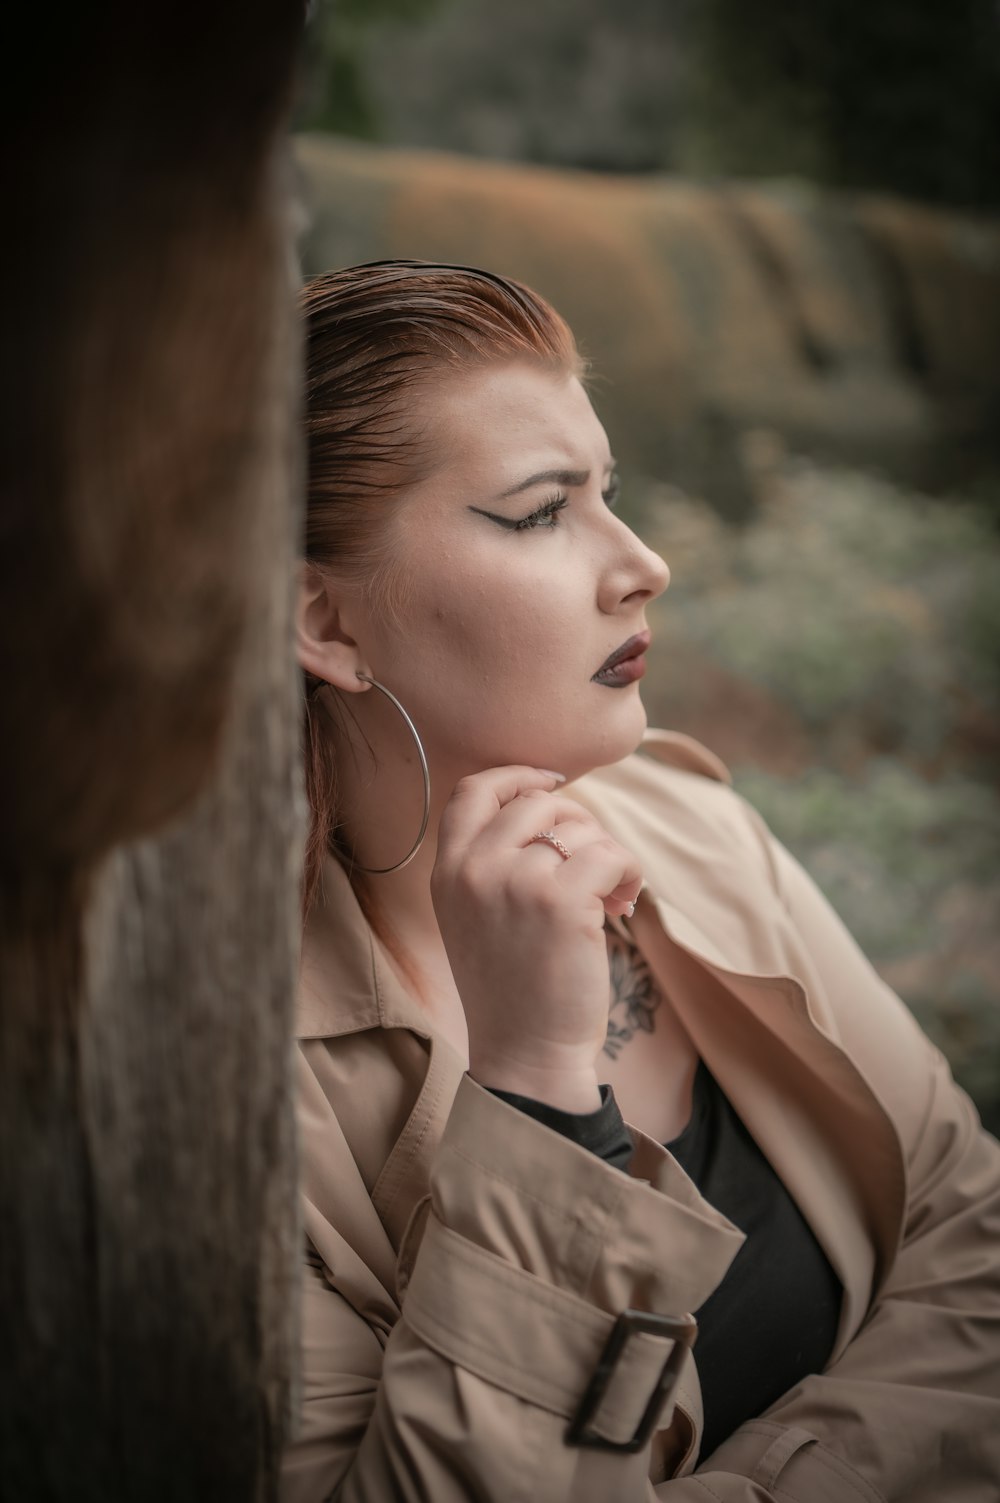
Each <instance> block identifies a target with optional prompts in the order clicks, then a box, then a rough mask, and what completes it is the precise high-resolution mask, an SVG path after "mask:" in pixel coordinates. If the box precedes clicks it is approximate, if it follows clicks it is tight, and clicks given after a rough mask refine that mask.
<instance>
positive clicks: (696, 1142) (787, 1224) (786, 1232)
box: [494, 1061, 843, 1460]
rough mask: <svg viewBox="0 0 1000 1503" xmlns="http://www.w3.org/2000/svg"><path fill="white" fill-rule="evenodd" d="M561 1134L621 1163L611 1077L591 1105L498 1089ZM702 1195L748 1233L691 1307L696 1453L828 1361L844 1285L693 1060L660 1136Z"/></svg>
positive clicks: (622, 1134)
mask: <svg viewBox="0 0 1000 1503" xmlns="http://www.w3.org/2000/svg"><path fill="white" fill-rule="evenodd" d="M494 1094H496V1095H497V1096H501V1097H502V1098H503V1099H504V1100H505V1101H508V1102H509V1103H510V1104H511V1105H512V1106H516V1107H518V1108H519V1109H520V1110H521V1111H524V1112H526V1113H527V1114H528V1115H529V1116H531V1117H534V1118H535V1119H536V1120H537V1121H540V1122H543V1123H544V1124H545V1125H546V1126H547V1127H551V1128H553V1129H554V1130H555V1131H556V1132H560V1133H562V1134H563V1136H564V1137H568V1138H572V1139H573V1141H574V1142H577V1143H580V1144H581V1145H582V1146H583V1147H585V1148H589V1149H590V1150H591V1151H592V1152H595V1153H597V1154H598V1156H599V1157H601V1158H603V1159H605V1160H606V1161H607V1162H609V1163H613V1164H615V1165H616V1166H617V1167H618V1168H621V1169H627V1168H628V1161H629V1158H630V1157H631V1138H630V1137H629V1134H628V1130H627V1128H626V1127H625V1124H624V1122H623V1121H622V1117H621V1113H620V1111H619V1110H618V1104H617V1102H616V1101H615V1099H614V1095H613V1093H612V1091H611V1088H610V1087H609V1086H602V1087H601V1097H602V1105H601V1106H600V1108H599V1109H598V1110H597V1111H596V1112H591V1113H588V1114H584V1115H581V1116H576V1115H574V1114H573V1113H571V1112H560V1111H557V1110H555V1109H554V1108H553V1107H549V1106H545V1105H543V1104H542V1103H540V1102H536V1101H532V1100H530V1099H529V1098H528V1097H524V1096H515V1095H512V1094H510V1093H509V1092H504V1091H497V1092H495V1093H494ZM665 1146H666V1148H667V1149H668V1151H669V1152H670V1153H672V1154H673V1156H674V1158H675V1159H676V1160H677V1162H678V1163H679V1164H680V1166H681V1168H682V1169H683V1170H684V1172H685V1173H686V1174H687V1175H688V1177H689V1178H690V1179H692V1180H693V1181H694V1183H695V1184H696V1185H697V1187H698V1189H699V1191H700V1192H701V1194H702V1195H703V1196H704V1197H705V1199H706V1200H707V1201H708V1203H709V1204H710V1205H713V1206H715V1208H716V1210H718V1211H721V1212H722V1214H723V1215H724V1216H726V1217H727V1218H728V1219H729V1220H730V1221H731V1222H732V1223H733V1224H734V1225H735V1226H738V1227H739V1229H740V1231H742V1232H745V1233H746V1239H747V1240H746V1241H745V1242H744V1244H743V1246H742V1247H741V1248H740V1250H739V1252H738V1253H737V1254H736V1257H735V1258H734V1259H733V1261H732V1263H731V1264H730V1266H729V1270H728V1272H727V1273H726V1276H725V1278H724V1279H723V1280H722V1283H721V1284H720V1285H719V1286H718V1288H717V1289H716V1290H715V1292H714V1293H713V1294H711V1295H710V1296H709V1298H708V1299H707V1300H706V1301H705V1303H704V1304H703V1305H702V1307H701V1309H700V1310H696V1311H695V1312H694V1314H695V1315H696V1317H697V1320H698V1340H697V1345H696V1347H695V1356H696V1359H697V1363H698V1377H699V1379H700V1382H701V1391H702V1399H703V1402H704V1409H705V1428H704V1433H703V1435H702V1442H701V1451H700V1454H699V1460H701V1459H702V1458H704V1457H706V1456H709V1455H710V1454H711V1453H712V1451H714V1450H715V1448H716V1447H717V1446H719V1445H721V1444H722V1442H723V1441H724V1440H725V1439H726V1438H727V1436H729V1435H731V1434H732V1432H733V1431H734V1430H735V1429H736V1428H737V1427H738V1426H739V1425H741V1424H742V1423H743V1421H744V1420H748V1419H752V1418H755V1417H756V1416H757V1415H759V1414H760V1413H761V1412H762V1411H763V1410H764V1409H766V1408H767V1407H768V1406H769V1405H770V1404H773V1403H774V1401H775V1400H776V1399H779V1398H780V1397H781V1395H782V1394H783V1393H785V1392H786V1391H787V1390H788V1389H789V1388H791V1387H792V1385H793V1384H794V1383H797V1382H798V1381H799V1379H800V1378H804V1377H806V1376H807V1375H808V1374H809V1373H816V1372H821V1371H822V1370H823V1368H824V1366H825V1365H826V1363H827V1362H828V1361H829V1358H830V1353H831V1351H832V1349H833V1343H834V1338H835V1336H836V1331H837V1322H838V1317H839V1314H840V1302H841V1296H842V1293H843V1290H842V1287H841V1284H840V1280H839V1279H838V1278H837V1275H836V1274H835V1273H834V1271H833V1269H832V1267H831V1266H830V1263H829V1261H828V1260H827V1257H826V1254H825V1253H824V1252H823V1249H822V1248H821V1247H820V1245H819V1243H818V1242H817V1241H816V1238H815V1237H814V1236H813V1233H812V1230H811V1228H810V1227H809V1225H808V1223H807V1222H806V1221H805V1219H804V1218H803V1216H802V1214H801V1212H800V1211H799V1209H798V1207H797V1206H796V1204H795V1202H794V1201H793V1200H792V1197H791V1196H790V1195H789V1193H788V1191H787V1190H786V1189H785V1187H784V1185H783V1184H782V1183H781V1180H780V1179H779V1178H778V1176H777V1174H776V1173H775V1172H774V1170H773V1169H772V1167H771V1165H770V1164H769V1163H768V1161H767V1159H766V1158H765V1157H764V1155H763V1153H761V1151H760V1149H759V1148H758V1146H757V1144H756V1143H755V1142H754V1140H753V1138H752V1137H751V1136H750V1134H749V1133H748V1132H747V1130H746V1128H745V1127H744V1125H743V1123H742V1122H741V1121H740V1119H739V1117H738V1116H737V1115H736V1113H735V1111H734V1110H733V1108H732V1106H731V1105H730V1103H729V1100H728V1099H727V1097H726V1096H725V1095H724V1093H723V1091H722V1089H721V1087H720V1086H719V1085H718V1083H717V1081H716V1080H715V1078H714V1076H713V1075H712V1074H711V1073H710V1071H709V1070H708V1067H707V1066H706V1065H705V1063H704V1061H702V1062H701V1063H700V1064H699V1066H698V1070H697V1073H696V1075H695V1081H694V1099H693V1103H692V1110H691V1120H690V1121H689V1122H688V1125H687V1127H685V1129H684V1131H683V1132H682V1133H681V1134H680V1136H679V1137H677V1138H675V1139H674V1140H673V1142H671V1143H667V1144H666V1145H665Z"/></svg>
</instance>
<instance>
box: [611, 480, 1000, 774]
mask: <svg viewBox="0 0 1000 1503" xmlns="http://www.w3.org/2000/svg"><path fill="white" fill-rule="evenodd" d="M760 489H761V494H760V511H759V516H758V518H757V520H756V521H755V522H753V523H752V524H751V525H749V526H747V527H745V528H744V529H742V530H741V531H738V532H733V531H732V530H730V529H728V528H726V527H725V525H724V524H722V523H721V522H719V521H718V519H717V518H716V517H715V516H714V515H713V514H712V513H711V512H710V511H709V509H708V508H707V507H705V506H704V505H702V504H701V503H698V502H695V501H692V500H690V499H689V498H682V497H679V496H676V495H675V496H674V497H673V499H668V500H667V501H666V504H661V505H660V506H659V507H655V503H654V507H655V515H654V514H653V513H651V510H650V504H651V498H650V497H648V496H647V497H646V500H645V505H644V506H643V507H642V508H641V510H642V512H643V513H644V516H645V517H646V518H648V520H647V521H644V522H643V524H642V525H644V527H645V529H646V531H647V533H649V534H650V537H651V540H652V541H653V543H654V546H657V547H658V548H659V549H660V551H661V552H663V553H664V555H665V556H666V558H667V559H668V561H669V562H670V564H671V568H672V570H673V574H674V583H673V585H672V588H671V591H670V593H669V594H668V595H667V596H666V597H665V600H664V602H662V603H661V606H660V607H659V623H660V630H661V632H663V633H664V635H665V636H666V638H667V639H668V643H669V650H670V653H671V654H672V655H676V666H675V668H674V670H673V671H672V674H671V684H670V689H671V692H672V694H674V695H675V696H678V695H679V697H680V699H681V701H683V699H684V696H685V692H686V691H685V686H684V684H683V676H684V671H685V665H684V657H685V654H687V653H690V651H691V649H697V652H698V654H699V656H701V657H704V658H705V659H708V660H711V661H714V662H715V663H716V664H718V665H719V666H720V667H721V668H723V669H725V670H726V671H727V672H729V673H731V674H732V675H733V676H734V677H736V678H738V679H740V680H743V681H747V682H750V683H752V684H755V685H757V686H759V688H760V689H761V690H763V691H766V692H767V693H768V694H769V695H770V696H772V697H773V698H774V699H775V700H777V701H779V702H781V703H783V704H784V705H786V706H787V707H788V708H789V709H790V710H791V711H792V712H793V713H794V714H795V716H796V717H797V719H798V720H799V721H800V723H801V725H802V727H803V729H804V731H805V732H806V733H807V735H808V736H809V737H810V739H811V741H812V742H813V744H814V745H815V746H816V747H817V748H820V747H822V756H823V759H824V760H826V761H828V762H830V763H831V764H833V765H841V766H845V767H849V766H855V767H856V766H858V765H859V764H861V763H863V762H864V761H865V760H866V759H867V757H868V756H870V755H871V754H873V753H880V754H885V753H888V752H891V753H895V754H898V755H900V756H902V757H904V758H906V759H907V760H909V761H911V762H913V763H914V764H915V765H918V766H920V767H921V768H922V769H923V770H924V771H926V772H929V773H933V772H936V771H938V770H939V769H940V768H941V767H943V766H944V765H947V764H950V763H955V762H956V761H959V762H962V763H963V764H964V765H967V766H968V767H969V768H970V769H971V770H975V769H976V768H977V767H980V770H981V771H983V772H985V771H986V764H987V763H992V762H993V759H994V758H995V754H996V751H997V748H998V742H997V736H996V702H995V696H996V691H997V688H998V665H1000V592H998V590H997V578H998V577H1000V576H998V566H1000V539H998V537H997V534H996V530H995V525H994V522H993V520H992V518H991V517H990V516H989V515H988V513H987V512H985V511H984V509H982V508H981V507H979V506H974V505H973V504H971V503H970V502H966V501H960V500H945V501H941V500H930V499H928V498H927V497H924V496H921V495H918V494H915V493H913V492H908V491H904V490H902V489H901V488H899V487H897V486H893V485H890V484H889V483H888V482H887V481H884V480H880V479H878V478H875V477H872V476H867V475H862V474H858V473H851V472H842V471H835V470H824V469H819V468H816V467H815V466H812V465H808V464H805V463H799V464H797V465H785V466H784V467H783V468H780V469H778V470H775V471H772V472H771V473H770V474H769V475H767V476H765V478H764V479H763V482H762V484H761V488H760ZM662 499H663V498H662V497H661V501H662Z"/></svg>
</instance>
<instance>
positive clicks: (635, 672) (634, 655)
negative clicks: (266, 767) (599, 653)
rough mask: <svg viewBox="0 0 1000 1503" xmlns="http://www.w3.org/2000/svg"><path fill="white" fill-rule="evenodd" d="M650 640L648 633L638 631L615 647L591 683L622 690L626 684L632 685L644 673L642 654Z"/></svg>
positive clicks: (644, 665)
mask: <svg viewBox="0 0 1000 1503" xmlns="http://www.w3.org/2000/svg"><path fill="white" fill-rule="evenodd" d="M651 640H652V637H651V634H650V633H649V632H648V631H640V632H637V633H636V635H635V636H634V637H629V639H628V641H627V642H623V643H622V645H621V646H620V647H616V648H615V650H614V652H613V653H612V654H611V656H610V657H609V658H608V659H607V660H606V661H605V662H603V663H602V664H601V666H600V668H598V670H597V672H596V673H595V674H594V675H593V676H592V678H591V682H592V683H595V684H605V685H606V686H607V687H608V688H609V689H623V688H624V687H625V685H626V684H634V683H635V682H636V680H637V679H640V678H642V675H643V674H644V673H645V671H646V658H645V655H644V654H645V652H646V650H647V648H648V647H649V644H650V641H651Z"/></svg>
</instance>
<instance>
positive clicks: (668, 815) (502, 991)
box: [285, 262, 1000, 1503]
mask: <svg viewBox="0 0 1000 1503" xmlns="http://www.w3.org/2000/svg"><path fill="white" fill-rule="evenodd" d="M305 311H306V317H307V419H306V420H307V429H308V445H309V492H308V520H307V534H306V562H305V564H304V567H303V573H302V584H301V595H300V605H299V615H298V655H299V660H300V662H301V664H302V667H303V669H304V670H305V674H306V685H307V700H306V750H307V782H308V790H309V796H310V802H311V808H312V829H311V836H310V842H309V847H308V853H307V874H306V925H305V936H304V949H303V962H302V985H301V996H300V1002H299V1037H300V1052H301V1088H300V1101H301V1138H302V1162H303V1180H304V1205H305V1231H306V1235H307V1268H306V1275H305V1289H304V1295H303V1353H304V1357H303V1363H304V1383H303V1399H302V1413H301V1421H300V1428H299V1432H298V1436H297V1438H296V1439H295V1440H294V1441H293V1443H292V1445H291V1446H290V1448H289V1451H288V1455H287V1458H286V1468H285V1496H286V1497H287V1499H290V1500H311V1499H315V1500H320V1499H324V1498H327V1497H331V1496H332V1497H335V1498H338V1499H344V1500H361V1499H365V1500H391V1499H395V1498H405V1499H411V1498H413V1499H415V1498H422V1499H430V1500H433V1503H449V1500H456V1503H457V1500H459V1499H462V1500H464V1499H471V1498H476V1499H490V1500H505V1503H506V1500H513V1499H519V1498H522V1497H527V1496H529V1495H530V1496H531V1497H532V1498H534V1499H560V1500H562V1499H565V1500H572V1503H588V1500H591V1499H593V1500H600V1503H612V1500H624V1503H628V1500H633V1499H634V1500H639V1499H650V1498H652V1497H660V1496H662V1497H664V1498H669V1499H672V1500H676V1503H684V1500H686V1499H690V1500H692V1503H694V1500H697V1499H706V1500H707V1499H711V1498H715V1499H717V1500H724V1503H736V1500H740V1503H762V1500H765V1499H774V1500H778V1499H782V1500H785V1499H789V1498H791V1499H796V1500H801V1503H824V1500H830V1503H832V1500H838V1503H839V1500H842V1499H849V1500H865V1503H879V1500H892V1499H903V1498H905V1499H907V1500H909V1503H921V1500H930V1499H932V1498H933V1499H935V1500H937V1499H939V1498H941V1497H947V1498H949V1499H954V1500H968V1503H972V1500H984V1503H985V1500H986V1499H987V1498H990V1499H995V1498H997V1497H998V1496H1000V1481H998V1477H1000V1459H998V1458H1000V1450H998V1437H1000V1363H998V1332H997V1325H998V1321H1000V1299H998V1281H997V1275H996V1270H995V1256H994V1255H993V1253H992V1252H991V1249H990V1242H991V1238H992V1236H993V1234H995V1232H996V1231H997V1229H998V1226H1000V1165H998V1157H1000V1155H998V1150H997V1145H996V1144H995V1143H994V1142H993V1141H992V1140H991V1139H989V1138H987V1137H986V1136H985V1135H984V1134H982V1133H981V1132H980V1130H979V1127H978V1123H977V1122H976V1120H975V1115H974V1113H973V1111H972V1109H971V1107H970V1105H969V1103H968V1102H967V1100H966V1098H965V1097H964V1096H962V1095H961V1093H960V1092H958V1091H957V1090H956V1088H955V1087H954V1085H953V1084H952V1083H951V1080H950V1077H949V1076H948V1072H947V1069H946V1067H945V1066H944V1064H943V1062H942V1060H941V1058H940V1056H938V1055H937V1054H936V1053H935V1051H933V1050H932V1049H931V1047H930V1045H929V1044H928V1043H927V1041H926V1040H925V1039H924V1037H923V1036H922V1034H921V1033H920V1032H919V1030H918V1029H917V1027H916V1025H915V1024H914V1023H913V1021H912V1020H911V1018H910V1016H909V1014H908V1013H907V1012H906V1010H905V1009H904V1008H903V1007H902V1005H901V1004H900V1003H899V1002H898V1001H897V1000H896V999H895V998H894V997H893V996H891V994H889V993H888V992H887V990H886V988H885V987H884V986H883V985H882V984H881V982H880V981H879V980H878V978H877V977H876V976H875V975H874V973H873V972H872V971H871V969H870V968H869V967H868V965H867V964H866V962H865V961H864V960H863V958H862V957H861V955H860V954H859V953H858V951H857V949H856V948H855V946H854V945H853V943H852V942H851V940H850V939H849V937H848V936H847V935H846V933H845V932H844V931H843V929H842V928H841V926H840V924H839V923H838V921H837V920H836V918H835V917H834V916H833V915H832V913H831V912H830V910H829V909H828V908H827V906H826V905H825V903H824V902H823V900H822V898H821V897H820V896H819V895H818V893H817V892H816V890H815V888H814V887H813V886H812V885H811V884H810V882H809V881H808V879H807V878H806V877H805V876H804V874H803V873H802V871H801V870H800V869H799V868H798V867H797V866H796V864H795V863H794V862H793V861H792V860H791V858H790V857H789V856H788V854H787V853H786V852H785V851H783V850H782V849H781V847H780V846H778V845H777V844H776V842H775V841H774V840H773V839H772V838H771V837H770V835H769V834H768V832H767V830H766V829H765V828H764V827H763V826H762V824H761V822H760V821H759V820H758V819H757V818H756V816H755V815H754V814H753V813H752V812H751V811H750V810H749V809H748V808H747V807H746V806H745V805H744V804H743V803H742V802H741V801H740V800H739V799H738V798H737V797H736V796H735V795H734V794H733V793H732V791H731V790H730V788H729V787H728V784H727V778H726V773H725V769H724V768H723V767H722V766H721V764H720V763H719V762H718V761H717V760H716V759H715V758H714V757H713V756H712V755H711V754H710V753H708V752H707V751H705V750H704V749H703V748H701V747H700V746H698V745H697V744H696V743H694V742H692V741H690V740H688V739H687V738H684V737H680V736H669V735H665V734H664V733H658V734H657V733H654V734H653V735H652V736H649V737H647V738H646V741H645V745H644V749H643V753H642V754H641V755H633V753H634V752H635V750H636V748H637V747H638V745H639V743H640V741H642V740H643V735H644V730H645V716H644V712H643V709H642V703H641V700H640V695H639V682H640V680H641V677H642V673H643V671H644V666H645V655H646V651H647V649H648V647H649V632H648V629H647V625H646V608H647V606H648V605H649V603H650V602H651V601H652V600H653V599H655V598H656V596H658V595H659V594H660V593H661V591H662V590H663V589H664V588H665V587H666V584H667V580H668V574H667V569H666V566H665V565H664V564H663V563H662V561H661V560H660V559H659V558H657V557H656V556H655V555H654V554H652V553H651V552H650V551H649V550H648V549H647V548H646V547H644V545H643V544H642V543H641V542H640V541H639V539H638V538H637V537H635V535H634V534H633V533H631V532H630V531H629V529H628V528H627V527H626V526H625V525H624V523H623V522H622V521H621V520H620V519H619V518H618V517H617V516H616V515H615V511H614V503H615V498H616V494H617V479H616V475H615V467H614V461H613V458H612V456H611V452H610V449H609V447H608V440H607V438H606V436H605V433H604V431H603V429H602V427H601V425H600V423H599V422H598V420H597V418H596V417H595V415H594V412H593V409H592V408H591V406H590V403H589V401H588V398H587V395H586V392H585V390H584V388H583V386H582V384H581V381H580V376H581V373H582V367H581V362H580V359H579V356H578V355H577V352H576V350H575V347H574V344H573V341H572V337H571V335H570V333H569V331H568V329H567V328H566V326H565V324H564V323H563V322H562V320H561V319H560V318H559V317H558V316H557V315H556V314H555V313H554V312H553V310H552V309H551V308H550V307H549V306H548V305H547V304H546V303H545V302H544V301H543V300H542V299H541V298H539V297H537V296H536V295H534V294H532V293H531V292H529V291H527V290H526V289H525V288H523V287H521V286H519V285H517V284H515V283H512V282H508V281H505V280H503V279H502V278H499V277H494V276H490V275H488V274H486V273H483V272H478V271H472V270H467V269H463V268H454V267H443V266H430V265H424V264H421V263H414V262H387V263H380V264H377V265H374V266H367V267H357V268H354V269H352V270H349V271H345V272H339V273H336V274H332V275H329V276H324V277H320V278H317V279H316V280H315V281H313V282H312V283H310V284H309V286H308V287H307V289H306V293H305ZM415 732H416V734H415ZM424 756H426V770H427V773H428V777H427V778H426V779H425V777H424V774H423V771H422V768H421V759H422V758H423V757H424ZM421 836H422V838H421ZM609 997H610V1002H609ZM622 1115H623V1116H624V1119H625V1120H627V1121H628V1122H629V1123H630V1124H631V1128H632V1130H631V1132H628V1131H626V1130H625V1129H624V1127H623V1125H622ZM664 1144H666V1145H668V1147H663V1146H661V1145H664ZM626 1312H629V1313H626ZM696 1334H697V1340H698V1344H697V1347H696V1348H695V1349H694V1352H693V1353H692V1352H691V1350H690V1347H691V1344H692V1342H693V1339H694V1337H695V1335H696Z"/></svg>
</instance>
